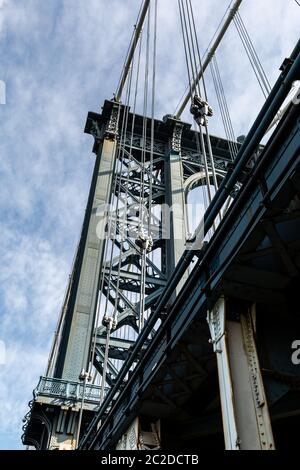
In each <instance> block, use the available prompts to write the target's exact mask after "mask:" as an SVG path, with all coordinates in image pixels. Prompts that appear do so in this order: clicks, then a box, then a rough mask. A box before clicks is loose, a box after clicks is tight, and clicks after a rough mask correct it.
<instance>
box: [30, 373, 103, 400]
mask: <svg viewBox="0 0 300 470" xmlns="http://www.w3.org/2000/svg"><path fill="white" fill-rule="evenodd" d="M106 390H107V389H106ZM100 392H101V387H100V386H99V385H91V384H88V383H87V384H86V385H85V387H84V383H83V382H70V381H68V380H63V379H55V378H51V377H40V381H39V383H38V386H37V388H36V395H37V396H39V395H44V396H50V397H57V398H63V399H68V400H82V398H84V400H86V401H88V402H97V403H100ZM83 393H84V397H83Z"/></svg>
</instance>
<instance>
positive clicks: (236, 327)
mask: <svg viewBox="0 0 300 470" xmlns="http://www.w3.org/2000/svg"><path fill="white" fill-rule="evenodd" d="M225 308H226V303H225V299H224V297H221V298H220V299H219V300H218V301H217V303H216V304H215V306H214V308H213V309H212V311H211V312H209V314H208V324H209V328H210V332H211V336H212V342H213V345H214V351H215V352H216V354H217V363H218V375H219V385H220V398H221V407H222V418H223V428H224V438H225V447H226V449H228V450H238V449H241V450H273V449H275V445H274V439H273V433H272V426H271V421H270V416H269V411H268V404H267V399H266V396H265V391H264V385H263V381H262V376H261V372H260V367H259V359H258V355H257V350H256V345H255V339H254V321H255V306H254V305H253V306H252V308H251V309H250V310H248V311H246V312H242V313H241V315H240V318H239V320H228V319H227V318H226V312H225Z"/></svg>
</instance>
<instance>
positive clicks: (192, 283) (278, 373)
mask: <svg viewBox="0 0 300 470" xmlns="http://www.w3.org/2000/svg"><path fill="white" fill-rule="evenodd" d="M296 108H298V107H294V109H293V110H290V111H289V112H288V113H287V115H286V117H285V119H283V122H281V124H280V125H279V126H278V127H277V129H276V131H275V132H274V134H273V136H272V138H271V139H270V141H269V142H268V143H267V145H266V147H265V149H264V152H263V153H262V155H261V157H260V163H259V164H258V165H256V169H253V170H251V171H250V172H249V175H248V178H247V183H246V184H245V185H244V186H243V188H242V190H241V192H240V194H239V195H238V196H237V198H236V200H235V201H234V204H233V205H232V207H231V209H230V211H229V212H228V213H227V215H226V217H225V218H224V219H223V221H222V223H221V224H220V226H219V227H218V229H217V231H216V232H215V234H214V236H213V238H212V239H211V240H210V242H209V243H208V244H207V246H206V247H205V250H204V253H202V256H201V259H200V258H199V261H198V262H197V263H196V265H195V266H194V269H193V270H192V272H191V273H190V275H189V277H188V279H187V281H186V283H185V285H184V287H183V288H182V290H181V292H180V294H179V296H178V297H177V299H176V301H175V303H174V304H173V305H172V306H171V307H170V308H169V309H168V310H167V312H166V313H165V314H164V317H163V321H162V325H161V327H160V329H159V331H158V332H157V334H156V336H155V337H154V339H153V340H152V342H151V343H150V345H149V346H148V348H147V350H146V351H145V352H144V354H143V355H142V356H141V359H140V361H139V363H138V364H137V366H136V368H135V370H134V371H133V373H132V375H131V377H130V379H129V380H128V381H127V383H125V384H124V387H123V389H122V391H121V393H120V395H119V397H118V398H117V400H115V402H114V404H113V405H112V407H111V409H110V412H109V413H108V414H107V416H106V417H103V419H102V426H101V428H100V429H99V430H98V431H97V439H96V440H95V441H94V444H93V446H92V447H93V448H95V449H97V448H98V449H113V448H114V447H115V446H116V443H117V441H118V439H119V438H120V437H121V436H122V434H123V433H124V432H126V430H127V428H128V427H129V425H130V423H131V422H132V420H133V419H134V417H135V416H137V415H138V416H139V417H140V418H141V420H142V421H143V420H144V421H145V426H147V422H155V421H156V420H157V419H160V420H161V434H162V448H163V449H164V450H172V449H176V448H178V447H180V449H188V448H192V447H194V448H195V447H197V449H199V450H200V449H202V448H203V449H208V448H214V449H218V448H220V449H222V448H224V439H223V430H222V417H221V408H220V398H219V386H218V375H217V365H216V358H215V354H214V353H213V350H212V346H211V344H210V343H209V337H210V335H209V330H208V326H207V322H206V314H207V310H208V309H209V308H211V307H212V306H213V305H214V303H215V301H216V300H217V299H218V297H219V296H220V295H221V294H224V296H225V299H226V300H227V302H228V305H229V308H228V311H229V312H230V313H229V314H230V316H231V319H234V317H235V315H238V314H239V313H240V312H242V311H244V310H245V308H247V306H249V305H250V304H253V303H256V312H257V322H256V341H257V348H258V354H259V359H260V365H261V370H262V376H263V380H264V385H265V390H266V394H267V399H268V405H269V410H270V414H271V420H272V426H273V433H274V439H275V445H276V448H277V449H280V448H289V447H292V446H294V445H295V444H296V439H297V437H296V436H297V435H298V432H297V428H296V426H297V424H299V422H300V365H298V366H297V365H294V364H293V363H292V361H291V355H292V352H293V351H292V349H291V345H292V342H293V341H294V340H296V339H300V337H299V336H300V335H299V332H300V328H299V326H300V307H299V290H300V289H299V288H300V282H299V281H300V279H299V270H300V153H299V143H300V127H299V126H300V123H299V115H298V112H297V109H296Z"/></svg>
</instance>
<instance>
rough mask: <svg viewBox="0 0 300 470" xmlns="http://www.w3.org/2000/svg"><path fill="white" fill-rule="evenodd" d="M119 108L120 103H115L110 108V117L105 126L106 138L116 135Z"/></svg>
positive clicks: (112, 137) (113, 137)
mask: <svg viewBox="0 0 300 470" xmlns="http://www.w3.org/2000/svg"><path fill="white" fill-rule="evenodd" d="M119 108H120V105H118V104H115V105H113V107H112V109H111V114H110V118H109V121H108V123H107V125H106V128H105V134H104V137H105V138H106V139H115V138H116V137H117V136H118V127H119V114H120V113H119Z"/></svg>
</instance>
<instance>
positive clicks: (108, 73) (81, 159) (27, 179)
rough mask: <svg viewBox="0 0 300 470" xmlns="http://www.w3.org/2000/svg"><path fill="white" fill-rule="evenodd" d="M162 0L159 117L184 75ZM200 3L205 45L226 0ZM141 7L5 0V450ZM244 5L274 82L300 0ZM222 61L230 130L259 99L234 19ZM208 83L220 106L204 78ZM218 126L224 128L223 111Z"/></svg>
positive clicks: (52, 312) (58, 294)
mask: <svg viewBox="0 0 300 470" xmlns="http://www.w3.org/2000/svg"><path fill="white" fill-rule="evenodd" d="M158 3H159V11H158V16H159V25H158V58H157V60H158V73H157V99H156V116H157V117H158V118H162V116H163V115H164V114H166V113H173V112H174V110H175V108H176V106H177V104H178V101H179V99H180V96H181V95H182V93H183V92H184V90H185V88H186V85H187V73H186V69H185V64H184V56H183V46H182V40H181V36H180V28H179V21H178V20H179V16H178V10H177V2H176V0H159V1H158ZM193 4H194V9H195V15H196V23H197V29H198V32H199V40H200V47H201V50H202V52H203V51H204V50H205V49H206V46H207V45H208V43H209V42H210V39H211V37H212V36H213V34H214V32H215V29H216V27H217V25H218V23H219V21H220V19H221V17H222V15H223V13H224V11H225V10H226V8H227V6H228V4H229V0H194V1H193ZM139 6H140V0H122V1H121V0H109V1H108V0H48V1H46V0H0V64H1V67H0V80H2V82H4V83H5V85H6V104H1V105H0V116H1V118H0V161H1V166H0V176H1V184H0V210H1V219H0V223H1V229H0V239H1V243H0V254H1V270H0V402H1V407H0V448H1V449H20V448H22V445H21V441H20V436H21V433H22V431H21V426H22V418H23V416H24V414H25V413H26V412H27V410H28V407H27V403H28V401H29V400H30V399H31V397H32V389H33V388H34V387H35V386H36V384H37V382H38V378H39V376H40V375H42V374H43V373H44V371H45V367H46V363H47V356H48V352H49V349H50V344H51V340H52V335H53V332H54V329H55V325H56V321H57V317H58V314H59V309H60V305H61V303H62V298H63V294H64V290H65V288H66V284H67V280H68V274H69V271H70V267H71V263H72V258H73V255H74V251H75V247H76V244H77V241H78V237H79V233H80V228H81V223H82V218H83V213H84V207H85V203H86V199H87V194H88V189H89V183H90V178H91V172H92V167H93V162H94V157H93V155H92V153H91V148H92V139H91V137H90V136H87V135H85V134H84V133H83V128H84V125H85V119H86V115H87V112H88V111H100V108H101V105H102V104H103V101H104V99H106V98H108V99H110V98H111V97H112V94H113V92H114V91H115V88H116V85H117V82H118V78H119V75H120V71H121V65H122V63H123V61H124V56H125V53H126V50H127V47H128V43H129V39H130V37H131V33H132V30H133V25H134V23H135V20H136V15H137V12H138V10H139ZM240 11H241V14H242V17H243V19H244V22H245V24H246V26H247V28H248V30H249V33H250V35H251V37H252V40H253V42H254V44H255V46H256V48H257V51H258V53H259V56H260V59H261V61H262V63H263V65H264V67H265V70H266V73H267V75H268V77H269V80H270V82H271V84H273V83H274V81H275V80H276V78H277V76H278V68H279V66H280V65H281V63H282V61H283V59H284V58H285V57H286V56H288V55H289V54H290V52H291V51H292V49H293V47H294V45H295V43H296V41H297V39H298V33H299V19H300V8H299V7H298V6H297V4H296V2H295V1H294V0H263V1H262V0H244V2H243V5H242V7H241V10H240ZM218 59H219V66H220V69H221V74H222V79H223V82H224V87H225V91H226V95H227V99H228V103H229V107H230V110H231V117H232V121H233V125H234V129H235V133H236V135H239V134H245V133H246V132H247V130H248V129H249V128H250V126H251V123H252V122H253V119H254V117H255V115H256V114H257V112H258V110H259V109H260V107H261V105H262V103H263V96H262V94H261V92H260V90H259V88H258V85H257V83H256V81H255V76H254V75H253V72H252V71H251V69H250V67H249V64H248V62H247V58H246V55H245V53H244V51H243V49H242V46H241V44H240V42H239V41H238V36H237V33H236V31H235V29H234V27H232V28H231V29H230V31H229V32H228V34H227V35H226V38H225V41H224V43H223V44H222V46H221V48H220V51H219V54H218ZM207 83H208V88H209V92H210V95H209V97H210V99H211V101H212V103H214V100H215V98H214V96H213V92H212V87H211V86H210V76H209V75H208V76H207ZM0 101H1V102H2V103H3V101H4V100H3V95H2V98H1V96H0ZM185 117H186V119H188V116H187V115H185ZM212 131H213V132H214V133H216V132H218V133H221V134H222V135H223V134H224V133H223V130H222V129H221V126H220V121H219V120H218V117H217V116H216V118H215V121H214V122H213V123H212ZM4 345H5V349H6V356H5V358H4V351H3V349H4ZM4 359H5V361H4ZM3 362H5V363H3Z"/></svg>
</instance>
